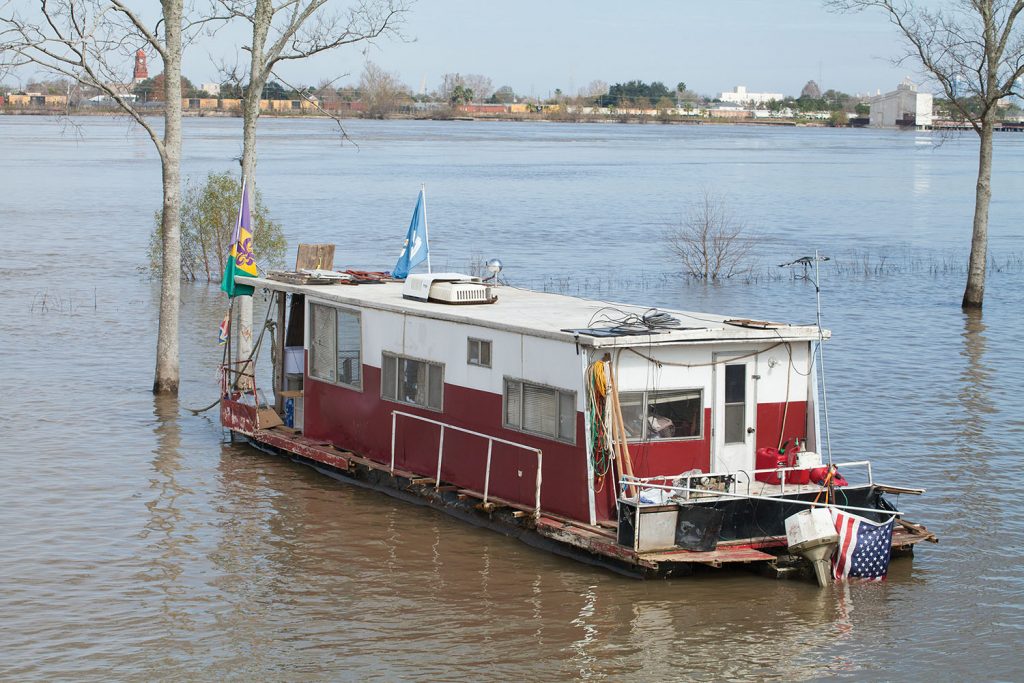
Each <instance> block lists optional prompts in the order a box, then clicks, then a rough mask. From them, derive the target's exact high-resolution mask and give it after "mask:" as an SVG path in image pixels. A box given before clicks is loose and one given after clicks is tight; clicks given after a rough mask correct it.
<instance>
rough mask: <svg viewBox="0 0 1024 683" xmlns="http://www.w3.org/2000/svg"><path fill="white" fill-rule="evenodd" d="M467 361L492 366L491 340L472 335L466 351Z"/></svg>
mask: <svg viewBox="0 0 1024 683" xmlns="http://www.w3.org/2000/svg"><path fill="white" fill-rule="evenodd" d="M466 362H467V363H469V364H470V365H479V366H480V367H483V368H489V367H491V342H490V341H488V340H486V339H473V338H472V337H470V339H469V344H468V348H467V351H466Z"/></svg>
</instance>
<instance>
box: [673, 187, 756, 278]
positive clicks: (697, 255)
mask: <svg viewBox="0 0 1024 683" xmlns="http://www.w3.org/2000/svg"><path fill="white" fill-rule="evenodd" d="M665 241H666V243H667V244H668V248H669V251H671V252H672V254H673V255H674V256H675V257H676V258H677V259H679V262H680V263H681V264H682V267H683V270H684V271H685V272H686V274H687V275H688V276H690V277H692V278H696V279H699V280H719V279H723V278H730V277H732V276H733V275H738V274H740V273H744V272H747V271H748V270H750V265H749V263H748V262H747V260H748V258H749V256H750V252H751V249H752V247H753V239H752V238H751V237H750V236H749V235H748V234H747V228H746V225H745V224H744V223H743V221H742V220H740V219H738V218H736V216H735V215H734V214H733V213H732V211H730V210H729V208H728V205H727V203H726V200H725V199H724V198H723V197H721V196H719V195H716V194H714V193H713V192H710V191H707V190H705V191H704V192H703V194H702V195H701V197H700V198H699V199H698V200H697V201H695V202H694V203H693V204H691V205H690V207H689V208H688V210H687V212H686V214H685V215H684V216H683V219H682V221H681V222H680V223H679V224H678V225H676V226H673V227H672V228H669V230H668V231H667V232H666V233H665Z"/></svg>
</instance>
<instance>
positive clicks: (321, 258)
mask: <svg viewBox="0 0 1024 683" xmlns="http://www.w3.org/2000/svg"><path fill="white" fill-rule="evenodd" d="M295 270H297V271H299V270H334V245H333V244H299V250H298V253H297V254H296V255H295Z"/></svg>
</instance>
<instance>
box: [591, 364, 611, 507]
mask: <svg viewBox="0 0 1024 683" xmlns="http://www.w3.org/2000/svg"><path fill="white" fill-rule="evenodd" d="M586 376H587V399H588V400H587V416H588V418H589V422H590V433H589V434H588V436H589V439H590V452H591V463H592V465H593V469H594V476H595V478H596V479H597V483H598V487H597V488H596V489H595V493H600V492H601V491H603V490H604V482H605V475H607V474H608V471H609V470H610V469H611V466H612V460H614V458H615V454H614V450H613V449H612V447H611V445H610V441H609V434H610V431H609V429H608V401H607V395H608V378H607V376H606V375H605V366H604V362H603V361H594V362H593V363H591V364H590V365H589V366H587V374H586Z"/></svg>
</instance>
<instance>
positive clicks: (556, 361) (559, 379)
mask: <svg viewBox="0 0 1024 683" xmlns="http://www.w3.org/2000/svg"><path fill="white" fill-rule="evenodd" d="M582 352H583V351H582V349H581V350H580V353H582ZM580 368H581V364H580V358H579V356H578V355H577V354H576V344H574V343H567V342H560V341H555V340H553V339H541V338H540V337H523V366H522V373H523V374H522V375H520V376H521V377H522V378H523V379H525V380H527V381H530V382H537V383H539V384H546V385H548V386H552V387H558V388H559V389H568V390H569V391H575V392H576V410H583V409H584V396H583V391H582V388H583V375H582V373H581V371H580Z"/></svg>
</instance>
